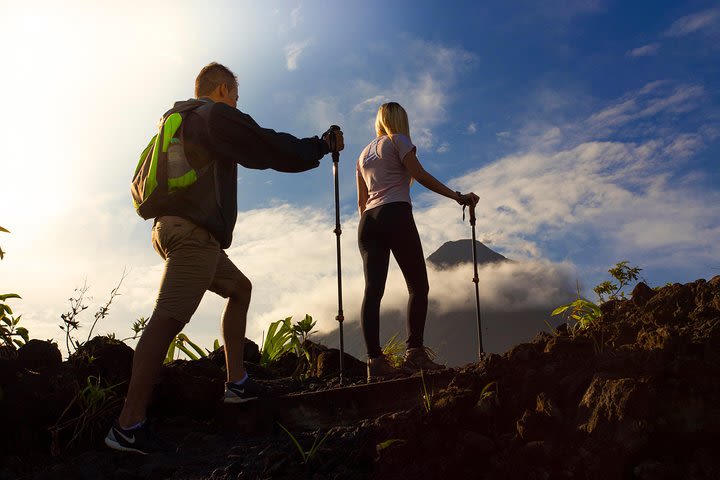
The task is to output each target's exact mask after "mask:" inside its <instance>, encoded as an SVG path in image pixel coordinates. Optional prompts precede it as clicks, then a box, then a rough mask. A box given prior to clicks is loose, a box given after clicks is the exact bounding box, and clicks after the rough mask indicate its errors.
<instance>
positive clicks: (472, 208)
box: [463, 204, 475, 227]
mask: <svg viewBox="0 0 720 480" xmlns="http://www.w3.org/2000/svg"><path fill="white" fill-rule="evenodd" d="M467 206H469V207H470V225H472V226H473V227H474V226H475V204H472V205H467V204H465V205H463V222H464V221H465V207H467Z"/></svg>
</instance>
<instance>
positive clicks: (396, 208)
mask: <svg viewBox="0 0 720 480" xmlns="http://www.w3.org/2000/svg"><path fill="white" fill-rule="evenodd" d="M375 131H376V133H377V137H376V138H375V139H374V140H373V141H372V142H370V144H369V145H368V146H367V147H365V149H364V150H363V151H362V153H361V154H360V157H359V158H358V162H357V186H358V208H359V210H360V226H359V228H358V245H359V247H360V253H361V255H362V259H363V266H364V271H365V293H364V297H363V303H362V310H361V323H362V328H363V335H364V337H365V345H366V347H367V354H368V362H367V366H368V380H372V379H377V378H395V377H400V376H404V375H406V374H408V373H411V372H413V371H417V370H420V369H422V370H426V371H427V370H437V369H442V368H444V366H442V365H439V364H437V363H435V362H433V361H432V359H431V358H430V357H429V356H428V352H427V349H426V348H425V345H424V344H423V332H424V330H425V318H426V316H427V308H428V288H429V286H428V278H427V270H426V268H425V256H424V255H423V251H422V245H421V244H420V236H419V235H418V231H417V228H416V226H415V220H414V219H413V215H412V203H411V201H410V184H411V182H412V180H413V179H414V180H416V181H417V182H418V183H420V184H421V185H423V186H424V187H426V188H428V189H430V190H432V191H433V192H436V193H438V194H440V195H443V196H445V197H448V198H450V199H452V200H455V201H456V202H458V203H459V204H461V205H471V204H473V205H474V204H475V203H477V201H478V196H477V195H475V194H474V193H467V194H461V193H460V192H456V191H453V190H450V189H449V188H448V187H446V186H445V185H444V184H443V183H442V182H440V181H438V180H437V179H436V178H435V177H433V176H432V175H430V174H429V173H428V172H426V171H425V169H424V168H423V167H422V165H421V164H420V162H419V161H418V158H417V155H416V149H415V145H413V143H412V140H411V139H410V126H409V123H408V117H407V113H406V112H405V109H403V107H402V106H400V105H399V104H398V103H395V102H390V103H385V104H383V105H381V106H380V108H379V110H378V113H377V117H376V119H375ZM390 252H392V254H393V256H394V257H395V260H396V261H397V263H398V266H399V267H400V270H401V271H402V273H403V276H404V277H405V283H406V284H407V288H408V293H409V296H410V298H409V300H408V310H407V323H406V328H407V333H408V338H407V341H406V352H405V359H404V364H403V366H402V368H395V367H393V366H392V365H391V364H390V362H389V361H388V360H387V359H386V358H385V357H384V356H383V353H382V349H381V348H380V301H381V299H382V296H383V293H384V291H385V281H386V279H387V272H388V265H389V261H390Z"/></svg>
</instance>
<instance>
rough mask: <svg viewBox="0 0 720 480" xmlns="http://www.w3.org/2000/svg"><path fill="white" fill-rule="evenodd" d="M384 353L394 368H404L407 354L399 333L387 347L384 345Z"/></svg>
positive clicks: (388, 342) (389, 341)
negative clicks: (399, 338)
mask: <svg viewBox="0 0 720 480" xmlns="http://www.w3.org/2000/svg"><path fill="white" fill-rule="evenodd" d="M382 353H383V355H385V357H386V358H387V359H388V361H389V362H390V364H391V365H392V366H393V367H395V368H399V367H401V366H402V364H403V360H404V354H405V344H403V342H401V341H400V340H398V334H397V333H396V334H395V335H393V336H392V337H390V339H389V340H388V341H387V342H386V343H385V345H383V347H382Z"/></svg>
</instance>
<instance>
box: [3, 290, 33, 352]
mask: <svg viewBox="0 0 720 480" xmlns="http://www.w3.org/2000/svg"><path fill="white" fill-rule="evenodd" d="M10 298H21V297H20V295H18V294H16V293H6V294H4V295H0V342H2V345H5V346H9V347H15V346H18V347H22V346H23V345H24V344H26V343H27V342H28V341H29V334H28V331H27V328H25V327H18V323H20V319H21V318H22V315H18V316H17V317H14V316H12V315H13V311H12V308H10V305H8V304H7V303H5V302H6V301H7V300H8V299H10Z"/></svg>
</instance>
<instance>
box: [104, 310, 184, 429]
mask: <svg viewBox="0 0 720 480" xmlns="http://www.w3.org/2000/svg"><path fill="white" fill-rule="evenodd" d="M183 326H184V324H182V323H180V322H178V321H177V320H175V319H173V318H170V317H169V316H167V314H163V313H160V312H158V311H157V310H156V311H155V312H154V313H153V315H152V317H150V321H149V322H148V324H147V326H146V327H145V330H144V331H143V334H142V336H141V337H140V341H139V342H138V344H137V347H136V348H135V355H134V357H133V368H132V377H131V379H130V386H129V388H128V393H127V398H126V400H125V405H124V406H123V409H122V412H121V413H120V418H119V419H118V423H119V424H120V427H122V428H130V427H132V426H133V425H136V424H138V423H139V422H141V421H143V420H144V419H145V415H146V410H147V406H148V404H149V403H150V396H151V395H152V392H153V387H154V385H155V381H156V379H157V376H158V373H159V372H160V368H161V367H162V364H163V359H164V358H165V355H166V354H167V350H168V347H169V346H170V342H172V341H173V339H174V338H175V335H177V334H178V333H180V330H182V328H183Z"/></svg>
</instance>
